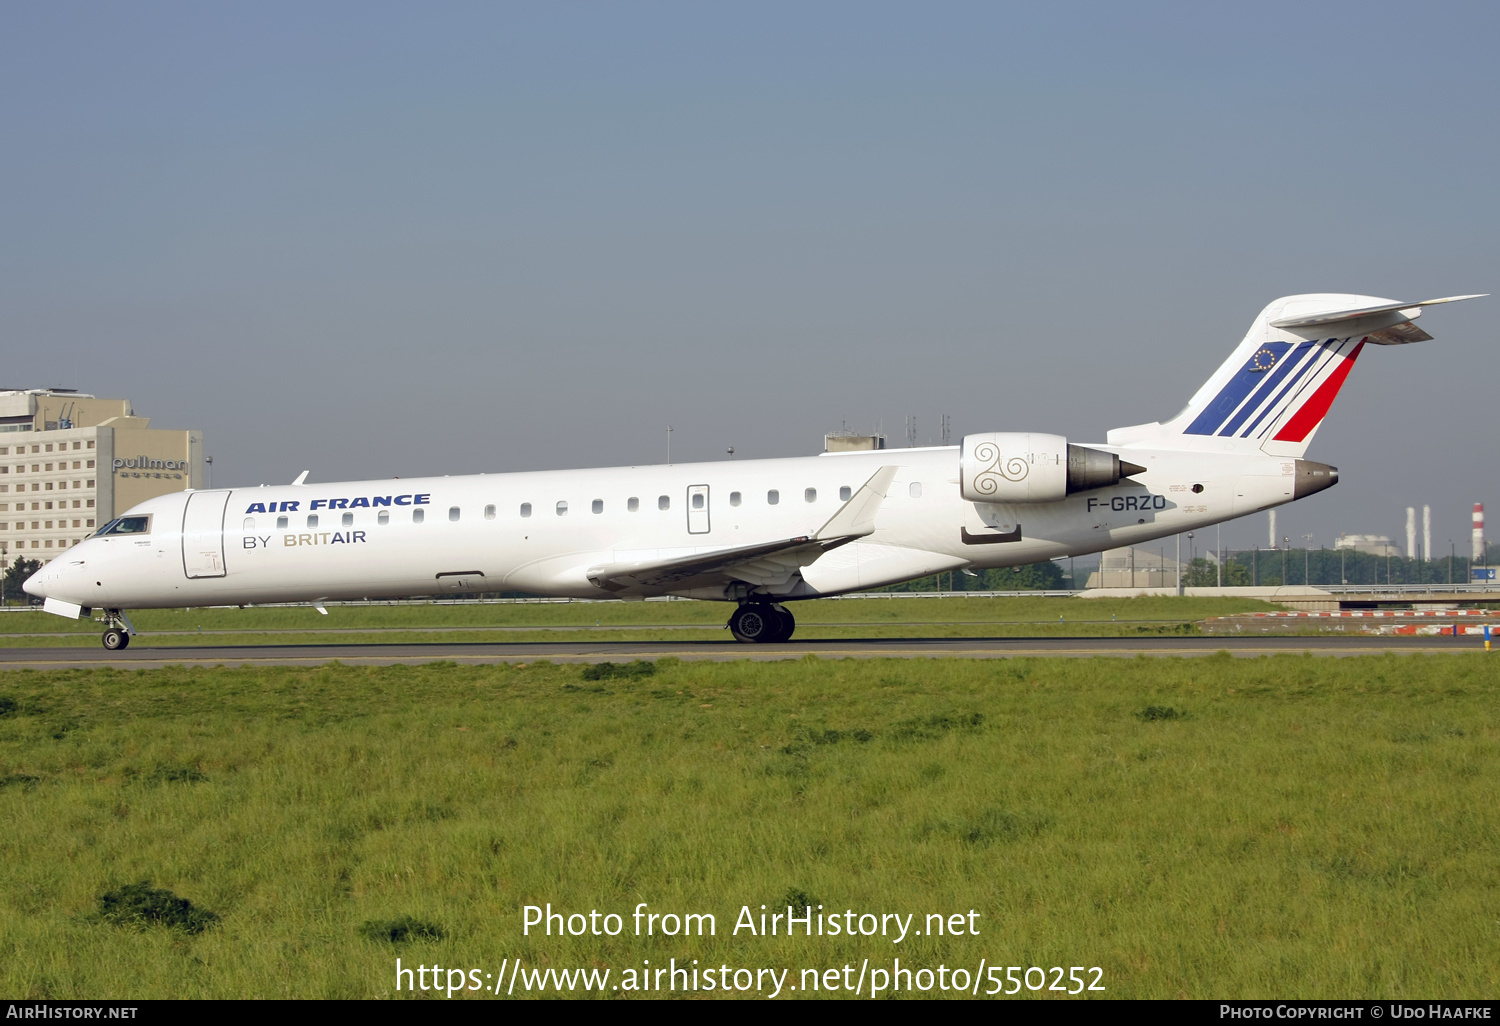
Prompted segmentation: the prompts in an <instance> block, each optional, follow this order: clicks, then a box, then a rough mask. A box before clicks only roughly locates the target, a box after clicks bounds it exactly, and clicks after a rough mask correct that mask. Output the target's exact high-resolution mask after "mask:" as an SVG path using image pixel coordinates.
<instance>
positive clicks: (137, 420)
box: [0, 388, 204, 568]
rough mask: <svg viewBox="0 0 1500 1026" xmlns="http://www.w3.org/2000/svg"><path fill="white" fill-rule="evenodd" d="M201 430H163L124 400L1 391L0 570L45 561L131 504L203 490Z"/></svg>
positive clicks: (51, 392)
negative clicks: (17, 562) (22, 562)
mask: <svg viewBox="0 0 1500 1026" xmlns="http://www.w3.org/2000/svg"><path fill="white" fill-rule="evenodd" d="M203 469H204V462H203V432H201V431H166V430H162V429H160V428H153V427H151V420H150V418H148V417H137V416H136V415H135V410H134V409H132V407H131V404H130V400H129V399H100V398H98V397H96V396H92V395H88V394H86V393H83V392H75V391H72V390H69V389H61V388H58V389H49V388H29V389H14V390H0V568H3V567H8V566H10V564H11V560H13V559H17V558H20V557H22V556H24V557H25V558H27V559H36V560H40V561H41V562H43V563H45V562H46V561H47V560H49V559H51V558H52V557H53V556H55V555H57V554H58V550H59V549H66V548H70V547H72V546H74V545H77V544H78V543H79V542H81V541H82V540H83V539H84V538H86V537H88V536H89V535H90V534H91V533H93V531H94V529H95V528H96V527H98V526H99V525H101V524H104V523H107V522H109V521H110V520H112V519H113V518H114V516H115V514H116V513H120V512H124V511H125V510H127V509H129V508H130V507H131V506H134V505H135V504H136V503H138V502H144V501H145V500H146V499H149V498H152V497H154V496H157V495H163V494H165V493H167V492H180V491H184V490H186V489H188V488H202V487H203Z"/></svg>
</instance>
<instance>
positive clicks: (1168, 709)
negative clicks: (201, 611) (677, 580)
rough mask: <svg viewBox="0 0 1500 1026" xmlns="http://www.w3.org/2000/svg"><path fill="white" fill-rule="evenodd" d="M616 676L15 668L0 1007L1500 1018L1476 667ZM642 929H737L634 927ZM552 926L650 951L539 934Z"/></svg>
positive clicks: (1123, 665)
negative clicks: (462, 995)
mask: <svg viewBox="0 0 1500 1026" xmlns="http://www.w3.org/2000/svg"><path fill="white" fill-rule="evenodd" d="M590 673H591V676H592V679H587V678H586V677H585V668H583V667H575V666H553V665H548V664H532V665H529V666H523V667H507V666H484V667H459V666H454V665H451V664H431V665H427V666H420V667H407V666H395V667H384V668H360V667H343V666H338V665H330V666H326V667H321V668H316V669H292V668H288V669H254V670H240V669H220V670H214V671H194V670H186V669H168V670H161V671H135V672H130V671H118V670H99V671H59V672H48V673H40V672H29V671H21V672H16V673H13V674H9V675H6V676H5V677H4V678H3V679H0V699H6V700H9V703H10V704H9V705H8V706H7V708H8V709H9V711H8V712H7V713H6V714H5V715H4V716H0V778H3V779H4V780H5V781H7V782H8V783H7V784H6V785H0V822H4V823H5V824H6V829H5V830H4V831H3V832H0V864H3V865H4V866H5V867H6V871H5V873H4V874H3V877H0V946H3V949H4V950H5V951H6V952H7V957H6V959H4V960H0V992H3V993H6V994H9V995H13V996H15V997H18V998H40V997H100V996H105V995H109V996H115V997H140V998H150V997H234V996H262V997H379V996H387V995H393V994H394V993H395V987H396V977H395V959H396V958H398V957H399V958H401V959H402V960H403V964H404V965H406V966H411V965H413V964H422V965H431V964H433V963H439V964H441V965H443V966H444V967H463V968H464V969H476V970H478V971H479V972H480V973H481V979H482V978H483V974H484V973H494V972H496V971H498V970H499V968H500V966H501V965H502V962H503V960H505V959H512V960H513V959H515V958H521V959H522V962H523V965H525V966H528V967H543V966H549V967H556V968H566V969H572V968H594V969H597V970H600V971H602V970H604V969H608V970H610V972H611V973H612V974H614V975H613V977H612V979H614V980H616V981H618V980H620V979H621V978H622V977H621V974H622V973H623V972H624V971H625V970H627V969H633V970H639V969H640V968H642V967H643V964H644V961H645V960H647V959H649V960H650V961H651V963H652V964H653V965H666V964H667V963H668V960H670V959H673V958H675V959H676V960H677V963H678V964H679V965H681V964H683V963H684V962H690V961H691V960H692V959H695V958H696V959H699V960H700V964H701V965H703V966H708V965H713V966H719V965H721V964H727V965H728V966H729V967H731V969H733V968H735V967H752V968H754V967H777V968H788V969H790V970H791V971H792V972H791V976H790V977H789V979H790V980H791V981H792V982H793V983H795V982H796V981H797V980H799V979H800V978H801V977H800V976H799V973H800V971H801V970H803V969H808V968H816V969H820V970H824V969H828V968H833V967H841V966H843V965H845V964H853V965H855V966H856V967H857V966H859V965H860V964H861V960H863V959H865V958H869V959H870V960H871V964H872V965H877V964H884V965H889V963H890V960H891V959H893V958H895V957H900V958H901V960H902V963H903V965H906V966H909V967H931V968H934V969H935V968H936V967H937V966H938V965H939V964H940V963H941V964H945V965H947V966H948V967H949V968H950V969H951V968H952V967H954V966H970V967H977V965H978V963H979V961H980V959H981V958H984V959H987V961H988V963H989V964H991V965H993V964H1000V965H1006V966H1009V965H1021V966H1033V965H1034V966H1045V967H1050V966H1053V965H1060V966H1064V967H1069V966H1075V965H1085V966H1096V965H1097V966H1099V967H1101V968H1102V970H1103V983H1104V985H1105V986H1106V987H1107V988H1108V990H1107V991H1106V996H1111V997H1174V996H1184V995H1185V996H1189V997H1241V998H1249V997H1267V996H1280V997H1308V998H1312V997H1339V996H1362V997H1376V996H1379V997H1392V998H1398V997H1430V996H1434V995H1438V996H1443V997H1473V998H1482V997H1485V996H1488V995H1493V994H1494V993H1495V992H1496V990H1497V989H1500V969H1497V967H1496V964H1495V961H1494V959H1493V952H1494V950H1495V946H1496V942H1497V939H1500V913H1497V908H1500V869H1497V866H1500V857H1497V856H1500V851H1497V847H1500V845H1497V841H1500V802H1497V801H1496V800H1495V798H1496V793H1495V785H1494V781H1495V780H1496V779H1497V778H1500V721H1497V714H1496V712H1495V709H1496V701H1495V700H1496V697H1497V694H1496V693H1497V683H1500V662H1495V661H1492V660H1486V658H1485V657H1484V656H1483V655H1479V654H1474V655H1462V656H1460V655H1454V656H1447V655H1433V656H1404V657H1396V656H1388V657H1358V658H1348V659H1339V660H1328V659H1310V658H1304V657H1300V656H1275V657H1267V658H1261V659H1237V660H1231V659H1228V658H1217V657H1208V658H1200V659H1194V660H1175V659H1151V660H1146V659H1138V660H1137V659H1125V660H1122V659H1094V660H1060V659H1059V660H1045V659H1034V660H1026V659H1017V660H1008V661H1004V662H1000V661H965V660H932V661H922V662H920V663H913V662H908V661H878V660H876V661H871V660H864V661H830V660H817V659H806V660H802V661H798V662H791V663H751V662H748V661H746V662H734V663H680V662H677V661H674V660H660V661H658V662H657V663H655V664H654V665H653V666H652V668H651V670H650V671H647V670H645V669H644V668H643V667H642V666H629V665H628V664H627V665H626V666H621V667H618V668H617V670H615V671H611V672H608V673H600V671H597V670H593V671H590ZM133 881H151V882H150V883H149V884H140V885H137V891H138V892H139V893H136V894H135V898H131V897H130V896H129V895H125V896H124V897H122V898H121V899H120V901H123V902H124V903H125V904H126V905H128V904H129V902H130V901H132V900H136V899H139V901H140V902H144V903H145V904H146V905H147V906H148V907H151V908H157V909H160V910H170V909H173V908H176V909H179V911H180V910H181V909H182V908H183V906H178V905H174V904H173V902H174V901H182V902H186V903H187V907H188V908H190V909H197V910H212V911H211V912H209V913H206V914H207V915H212V916H215V917H217V918H215V919H212V920H208V919H200V920H197V921H196V922H199V923H201V924H202V926H203V928H202V929H199V930H196V931H193V930H189V929H186V928H183V927H174V926H172V925H169V924H167V923H165V922H156V921H153V919H152V916H151V915H149V914H145V913H142V914H139V915H135V916H134V917H133V918H131V917H129V916H127V919H129V921H130V922H131V923H132V924H133V925H134V926H135V928H133V929H121V928H119V927H118V926H116V925H114V924H113V923H111V922H109V921H107V920H105V919H102V918H101V915H100V907H101V904H100V903H101V895H104V894H107V893H110V892H111V891H114V890H116V889H119V888H122V887H124V886H126V885H128V884H130V883H131V882H133ZM158 891H159V892H161V893H159V894H157V893H155V892H158ZM640 902H645V903H647V910H648V912H657V913H663V914H665V913H676V914H678V915H679V916H680V915H683V914H686V913H690V912H691V913H710V914H713V915H714V916H715V920H716V933H715V935H714V936H712V937H709V936H704V937H696V936H695V937H691V938H689V937H683V936H675V937H666V936H662V935H661V934H660V932H657V933H656V934H655V935H653V936H649V937H646V936H642V937H637V936H634V935H633V931H632V927H631V925H630V924H631V919H630V914H631V913H632V911H633V910H634V909H635V908H636V907H637V904H638V903H640ZM548 903H550V904H551V905H552V908H553V910H554V911H559V912H562V913H565V914H571V913H574V912H577V913H581V914H583V915H587V914H588V913H589V912H590V911H591V910H595V909H597V910H598V911H599V912H600V913H610V912H612V913H616V914H619V915H621V916H622V917H623V922H624V924H625V928H624V932H623V933H622V934H621V935H620V936H618V937H604V936H594V935H591V934H585V935H584V936H561V937H560V936H557V935H556V931H555V930H554V935H553V936H551V937H548V936H545V935H538V932H537V930H536V929H535V928H533V929H532V930H531V932H530V934H529V935H525V934H523V929H522V923H523V919H522V916H523V909H524V908H525V906H528V905H536V906H545V905H546V904H548ZM761 904H766V905H768V906H772V907H773V908H772V911H774V907H775V906H778V905H786V904H794V905H797V906H802V905H804V904H811V905H822V906H824V910H825V911H828V912H835V911H836V912H838V913H840V914H841V915H842V913H844V912H845V911H846V910H852V911H853V912H854V913H855V916H856V918H857V917H858V915H860V914H863V913H867V912H868V913H876V914H883V913H898V914H901V915H906V914H914V915H915V920H914V921H913V922H914V926H915V927H916V928H917V929H920V928H921V927H922V925H923V924H924V923H925V922H926V919H925V917H926V916H927V915H930V914H938V913H941V914H943V915H944V916H951V915H960V916H963V917H967V916H968V914H969V913H970V912H971V911H973V912H975V913H977V918H975V919H973V920H972V921H971V922H972V924H973V927H974V929H976V930H977V931H978V932H977V935H970V934H968V933H967V932H965V933H964V934H962V935H960V936H946V935H945V936H935V935H929V934H927V933H925V932H924V934H923V935H921V936H916V935H911V936H908V937H907V939H906V940H904V941H902V942H901V943H900V944H895V943H892V940H891V938H890V937H889V936H887V937H880V936H874V937H855V938H850V937H846V936H838V937H832V936H823V937H812V938H804V937H800V936H799V937H796V938H792V939H788V938H787V937H785V936H776V937H762V936H750V935H748V934H747V933H746V932H745V931H744V930H741V931H740V932H739V934H738V935H737V936H736V935H734V934H733V932H732V931H733V927H734V925H735V922H736V919H737V918H738V917H739V915H740V913H741V909H742V907H748V908H749V909H750V910H751V913H752V916H754V917H757V920H756V921H757V922H758V916H759V913H760V909H759V906H760V905H761ZM166 914H167V911H163V912H162V915H166ZM184 914H186V913H184ZM795 993H797V994H801V993H802V992H801V991H797V992H795ZM1041 994H1042V996H1046V992H1045V991H1043V992H1041ZM420 995H421V992H420V991H419V996H420ZM426 996H429V997H431V996H433V992H431V991H428V992H426Z"/></svg>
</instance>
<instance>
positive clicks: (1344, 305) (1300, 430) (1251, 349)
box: [1108, 293, 1479, 458]
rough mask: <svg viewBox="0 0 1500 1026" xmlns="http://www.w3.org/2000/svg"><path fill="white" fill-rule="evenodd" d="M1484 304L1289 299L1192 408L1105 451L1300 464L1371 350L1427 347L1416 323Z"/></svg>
mask: <svg viewBox="0 0 1500 1026" xmlns="http://www.w3.org/2000/svg"><path fill="white" fill-rule="evenodd" d="M1478 298H1479V297H1478V296H1449V297H1447V298H1444V299H1428V300H1425V301H1423V302H1420V303H1402V302H1399V301H1396V300H1390V299H1380V298H1377V297H1374V296H1355V295H1345V294H1341V293H1317V294H1310V295H1302V296H1285V297H1283V298H1281V299H1278V300H1276V301H1275V302H1274V303H1271V304H1270V305H1269V306H1267V307H1266V308H1265V309H1264V310H1262V311H1261V313H1260V316H1259V317H1257V318H1256V319H1255V323H1254V324H1253V325H1251V328H1250V332H1249V334H1247V335H1246V336H1245V338H1244V340H1243V341H1242V342H1240V344H1239V345H1238V346H1237V347H1236V348H1235V350H1234V352H1233V353H1231V354H1230V356H1229V359H1227V360H1225V361H1224V362H1223V363H1222V364H1221V365H1220V366H1219V369H1218V370H1216V371H1215V372H1214V374H1213V376H1212V377H1210V378H1209V379H1208V381H1206V382H1205V383H1204V385H1203V387H1202V388H1200V389H1198V391H1197V392H1196V393H1195V394H1194V395H1193V397H1192V398H1191V399H1190V400H1188V405H1187V408H1186V409H1184V410H1183V411H1182V412H1181V413H1179V414H1178V415H1177V416H1175V417H1173V418H1172V419H1171V420H1169V421H1166V422H1165V423H1158V424H1141V425H1137V426H1135V427H1127V428H1116V429H1115V430H1113V431H1111V432H1109V436H1108V442H1109V444H1111V445H1118V446H1123V447H1129V446H1132V445H1135V446H1142V447H1153V448H1174V449H1199V450H1205V451H1212V452H1248V451H1252V450H1256V449H1258V450H1261V451H1263V452H1265V453H1266V454H1268V455H1271V456H1288V457H1293V458H1300V457H1301V456H1302V455H1303V454H1304V453H1305V452H1306V451H1307V447H1308V445H1309V444H1310V443H1311V442H1312V437H1313V435H1314V434H1315V433H1316V432H1317V430H1318V426H1319V425H1320V424H1322V423H1323V418H1324V417H1326V416H1327V414H1328V409H1329V407H1330V406H1332V405H1333V400H1334V398H1335V397H1336V396H1337V395H1338V393H1339V389H1340V388H1342V387H1343V385H1344V382H1345V380H1347V379H1348V377H1349V372H1350V371H1351V370H1353V369H1354V361H1355V360H1357V359H1358V358H1359V354H1360V353H1361V352H1362V351H1363V350H1364V347H1365V344H1366V343H1369V344H1371V345H1382V346H1391V345H1406V344H1407V343H1411V342H1425V341H1427V340H1429V339H1431V338H1432V336H1431V335H1429V334H1427V332H1425V331H1423V330H1422V329H1421V328H1419V327H1417V326H1416V324H1414V323H1413V322H1414V321H1415V320H1416V319H1417V318H1418V317H1420V316H1421V314H1422V309H1423V308H1424V307H1428V306H1435V305H1438V304H1440V303H1453V302H1457V301H1459V300H1463V299H1478Z"/></svg>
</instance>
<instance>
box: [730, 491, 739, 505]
mask: <svg viewBox="0 0 1500 1026" xmlns="http://www.w3.org/2000/svg"><path fill="white" fill-rule="evenodd" d="M729 504H730V505H731V506H738V505H739V504H740V493H739V492H730V493H729Z"/></svg>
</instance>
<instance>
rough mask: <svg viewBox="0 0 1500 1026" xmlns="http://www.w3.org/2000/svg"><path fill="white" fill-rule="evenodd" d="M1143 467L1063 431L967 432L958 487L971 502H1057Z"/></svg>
mask: <svg viewBox="0 0 1500 1026" xmlns="http://www.w3.org/2000/svg"><path fill="white" fill-rule="evenodd" d="M1145 471H1146V468H1145V467H1141V466H1137V465H1136V464H1134V463H1126V462H1124V461H1122V460H1121V459H1120V457H1118V456H1116V455H1115V454H1114V453H1112V452H1101V451H1099V450H1098V449H1090V448H1088V447H1087V446H1083V445H1069V444H1068V440H1067V439H1066V438H1064V437H1063V436H1062V435H1044V434H1039V433H1037V432H1034V431H995V432H991V433H989V434H983V435H966V436H965V437H964V442H963V449H962V454H961V455H960V457H959V490H960V491H961V492H962V493H963V497H964V499H965V500H967V501H969V502H1057V501H1059V500H1061V499H1063V498H1066V497H1067V496H1069V495H1072V494H1073V493H1074V492H1086V491H1089V490H1090V489H1093V488H1108V487H1109V486H1110V485H1114V484H1119V482H1120V478H1122V477H1129V476H1130V475H1131V474H1143V473H1145Z"/></svg>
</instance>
